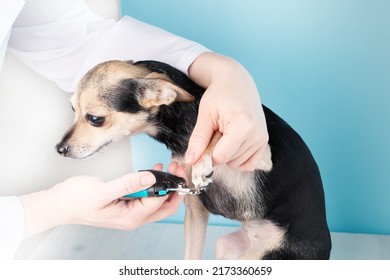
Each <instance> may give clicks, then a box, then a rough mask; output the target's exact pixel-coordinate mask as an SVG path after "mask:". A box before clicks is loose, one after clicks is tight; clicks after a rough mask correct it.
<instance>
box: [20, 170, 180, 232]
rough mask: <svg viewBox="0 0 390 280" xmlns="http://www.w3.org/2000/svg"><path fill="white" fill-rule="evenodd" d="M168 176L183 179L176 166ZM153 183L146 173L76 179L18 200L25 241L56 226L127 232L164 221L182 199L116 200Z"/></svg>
mask: <svg viewBox="0 0 390 280" xmlns="http://www.w3.org/2000/svg"><path fill="white" fill-rule="evenodd" d="M154 169H157V170H161V169H162V165H156V166H155V167H154ZM168 172H171V173H173V174H176V175H178V176H182V177H184V176H185V171H184V169H183V168H181V167H178V165H177V164H176V163H173V164H171V165H170V166H169V168H168ZM154 183H155V178H154V176H153V175H152V174H151V173H150V172H147V171H146V172H138V173H131V174H128V175H125V176H123V177H121V178H119V179H116V180H113V181H109V182H103V180H102V179H100V178H97V177H87V176H79V177H72V178H69V179H67V180H65V181H64V182H62V183H59V184H57V185H55V186H54V187H52V188H51V189H49V190H47V191H42V192H39V193H35V194H30V195H26V196H22V197H21V201H22V203H23V205H24V208H25V213H26V229H25V237H27V236H30V235H32V234H35V233H37V232H40V231H43V230H45V229H48V228H51V227H54V226H57V225H60V224H83V225H91V226H97V227H108V228H116V229H126V230H131V229H134V228H137V227H139V226H142V225H144V224H146V223H150V222H154V221H157V220H161V219H164V218H166V217H168V216H170V215H172V214H174V213H175V212H176V211H177V209H178V207H179V205H180V203H181V201H182V199H183V198H182V196H179V195H178V194H176V193H174V194H170V195H167V196H164V197H152V198H141V199H132V200H122V199H120V198H121V197H122V196H124V195H126V194H129V193H134V192H137V191H140V190H143V189H146V188H148V187H150V186H151V185H153V184H154ZM37 211H38V213H37ZM42 212H43V214H42ZM42 215H43V217H42Z"/></svg>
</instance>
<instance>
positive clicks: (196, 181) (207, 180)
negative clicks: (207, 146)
mask: <svg viewBox="0 0 390 280" xmlns="http://www.w3.org/2000/svg"><path fill="white" fill-rule="evenodd" d="M213 174H214V168H213V163H212V159H211V156H209V155H205V156H203V158H201V159H200V160H199V161H198V162H197V163H196V164H195V165H194V166H193V167H192V183H193V185H194V186H195V187H196V188H197V190H198V191H202V190H204V189H206V187H207V186H208V185H210V184H211V183H212V181H213V180H212V176H213Z"/></svg>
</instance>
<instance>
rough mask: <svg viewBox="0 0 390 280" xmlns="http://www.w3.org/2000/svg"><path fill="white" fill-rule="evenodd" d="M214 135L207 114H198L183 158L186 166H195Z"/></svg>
mask: <svg viewBox="0 0 390 280" xmlns="http://www.w3.org/2000/svg"><path fill="white" fill-rule="evenodd" d="M213 134H214V129H213V124H212V121H210V117H209V116H208V115H207V114H201V113H200V112H199V116H198V120H197V121H196V125H195V127H194V130H193V131H192V134H191V137H190V140H189V142H188V149H187V152H186V155H185V158H184V162H185V164H187V165H193V164H195V163H196V162H197V161H198V160H199V158H200V157H201V156H202V154H203V152H204V151H205V150H206V148H207V146H208V145H209V143H210V140H211V137H212V136H213Z"/></svg>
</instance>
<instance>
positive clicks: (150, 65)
mask: <svg viewBox="0 0 390 280" xmlns="http://www.w3.org/2000/svg"><path fill="white" fill-rule="evenodd" d="M203 93H204V89H203V88H200V87H199V86H197V85H196V84H195V83H193V82H192V81H191V80H189V78H188V77H187V76H186V75H184V74H183V73H181V72H180V71H178V70H177V69H175V68H173V67H171V66H169V65H166V64H164V63H161V62H156V61H140V62H136V63H133V62H131V61H126V62H124V61H108V62H105V63H102V64H99V65H97V66H96V67H94V68H93V69H91V70H90V71H89V72H88V73H87V74H86V75H85V76H84V77H83V79H82V80H81V81H80V83H79V86H78V89H77V91H76V92H75V94H74V96H73V98H72V100H71V102H72V105H73V108H74V110H75V122H74V124H73V126H72V127H71V128H70V130H69V131H68V132H67V133H66V134H65V136H64V137H63V139H62V141H61V142H60V143H59V144H58V145H57V151H58V152H59V153H60V154H61V155H63V156H67V157H71V158H85V157H87V156H90V155H92V154H93V153H95V152H96V151H98V150H99V149H101V148H102V147H104V146H106V145H108V144H109V143H111V142H112V141H115V140H118V139H121V138H123V137H126V136H129V135H134V134H136V133H146V134H148V135H149V136H151V137H152V138H154V139H156V140H157V141H159V142H161V143H164V144H165V145H166V146H167V147H168V149H169V150H171V151H172V156H173V158H174V159H175V160H179V161H180V160H182V158H183V156H184V153H185V151H186V149H187V145H188V140H189V137H190V134H191V132H192V130H193V128H194V125H195V121H196V119H197V113H198V106H199V101H200V99H201V97H202V94H203ZM263 109H264V112H265V116H266V121H267V128H268V132H269V150H268V153H266V154H265V155H264V158H263V159H262V160H261V162H260V163H259V166H258V169H256V170H255V171H254V172H241V171H236V170H231V169H229V168H228V167H227V166H224V165H219V166H213V164H212V160H211V153H212V148H213V145H214V144H215V142H216V141H218V137H220V135H219V134H216V135H215V137H214V139H213V141H212V144H211V145H210V147H209V148H208V150H207V151H206V152H205V154H204V155H203V157H202V158H201V160H200V161H199V162H198V163H196V164H195V165H194V166H193V168H192V174H191V177H192V181H193V183H194V185H195V186H197V187H200V186H205V185H208V184H209V186H208V187H207V188H206V189H205V190H204V191H203V192H202V193H201V194H200V195H198V196H187V197H186V218H185V234H186V258H187V259H198V258H201V257H202V250H203V243H204V238H205V232H206V227H207V220H208V216H209V213H213V214H218V215H222V216H224V217H226V218H229V219H233V220H237V221H240V222H241V223H242V228H241V230H239V231H237V232H235V233H232V234H229V235H227V236H225V237H222V238H220V239H219V240H218V242H217V246H216V256H217V258H219V259H328V258H329V255H330V249H331V240H330V234H329V229H328V226H327V222H326V215H325V202H324V191H323V187H322V182H321V177H320V173H319V170H318V167H317V164H316V162H315V161H314V159H313V157H312V154H311V153H310V151H309V149H308V148H307V146H306V145H305V143H304V142H303V140H302V139H301V137H300V136H299V135H298V134H297V133H296V132H295V131H294V130H293V129H292V128H291V127H290V126H289V125H288V124H287V123H286V122H284V121H283V120H282V119H281V118H280V117H278V116H277V115H276V114H275V113H273V112H272V111H271V110H270V109H268V108H267V107H265V106H263ZM271 155H272V161H271ZM210 174H212V176H209V175H210ZM209 177H211V178H209Z"/></svg>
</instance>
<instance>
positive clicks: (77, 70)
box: [0, 0, 208, 259]
mask: <svg viewBox="0 0 390 280" xmlns="http://www.w3.org/2000/svg"><path fill="white" fill-rule="evenodd" d="M24 2H25V3H24ZM23 5H24V6H23ZM18 14H19V16H18ZM17 16H18V17H17ZM16 17H17V18H16ZM15 18H16V20H15ZM11 26H12V30H11V35H10V36H9V29H10V28H11ZM8 37H9V41H8V40H7V39H8ZM7 41H8V51H10V52H11V53H13V54H14V55H15V56H16V57H17V58H18V59H20V60H21V61H23V62H24V63H26V64H27V65H28V66H29V67H31V68H32V69H34V70H36V71H37V72H39V73H40V74H41V75H42V76H44V77H46V78H48V79H50V80H52V81H54V82H56V83H57V85H58V86H59V87H60V88H62V89H64V90H66V91H69V92H72V91H74V89H75V88H76V85H77V82H78V81H79V80H80V78H81V77H82V76H83V75H84V74H85V73H86V72H87V71H88V70H89V69H90V68H92V67H93V66H94V65H96V64H98V63H100V62H103V61H107V60H112V59H119V60H130V59H131V60H135V61H138V60H146V59H147V60H159V61H163V62H165V63H168V64H171V65H172V66H174V67H176V68H178V69H179V70H181V71H183V72H184V73H187V70H188V67H189V66H190V64H191V63H192V62H193V61H194V60H195V59H196V58H197V57H198V56H199V55H200V54H201V53H203V52H206V51H208V49H206V48H205V47H203V46H201V45H199V44H197V43H195V42H193V41H190V40H186V39H183V38H181V37H178V36H175V35H173V34H171V33H169V32H166V31H164V30H162V29H159V28H156V27H153V26H151V25H148V24H145V23H142V22H140V21H137V20H136V19H133V18H130V17H124V18H122V19H121V20H119V21H118V22H115V21H114V20H112V19H105V18H103V17H100V16H98V15H96V14H94V13H92V12H91V11H90V10H89V8H88V7H87V6H86V4H85V3H84V1H83V0H74V1H69V0H56V1H53V0H26V1H22V0H1V2H0V46H1V49H0V70H1V66H2V62H3V60H4V54H5V48H6V46H7ZM0 183H1V175H0ZM10 187H12V186H10ZM23 230H24V213H23V207H22V205H21V203H20V201H19V199H18V198H17V197H0V259H10V258H12V257H13V256H14V254H15V252H16V250H17V247H18V245H19V243H20V241H21V237H22V235H23Z"/></svg>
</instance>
